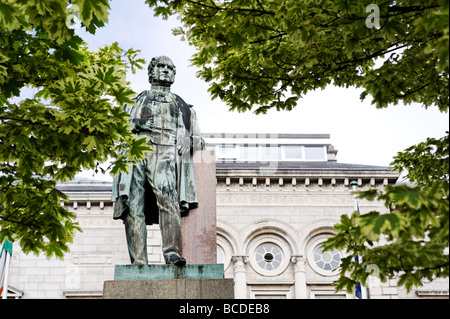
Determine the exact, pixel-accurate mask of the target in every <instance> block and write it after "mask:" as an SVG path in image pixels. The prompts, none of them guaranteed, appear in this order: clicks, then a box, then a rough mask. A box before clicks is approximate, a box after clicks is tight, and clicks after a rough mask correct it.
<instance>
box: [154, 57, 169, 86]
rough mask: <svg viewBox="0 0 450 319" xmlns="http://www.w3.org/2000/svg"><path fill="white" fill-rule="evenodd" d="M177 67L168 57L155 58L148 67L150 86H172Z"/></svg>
mask: <svg viewBox="0 0 450 319" xmlns="http://www.w3.org/2000/svg"><path fill="white" fill-rule="evenodd" d="M175 74H176V67H175V65H174V64H173V62H172V60H171V59H170V58H168V57H166V56H164V55H163V56H158V57H154V58H153V59H152V60H151V61H150V63H149V65H148V81H149V82H150V84H156V85H161V86H171V85H172V83H173V82H175Z"/></svg>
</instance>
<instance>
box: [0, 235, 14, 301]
mask: <svg viewBox="0 0 450 319" xmlns="http://www.w3.org/2000/svg"><path fill="white" fill-rule="evenodd" d="M11 254H12V243H10V242H9V241H8V239H6V240H5V242H4V243H3V246H2V250H1V251H0V296H2V298H3V299H6V296H7V295H8V273H9V264H10V263H11Z"/></svg>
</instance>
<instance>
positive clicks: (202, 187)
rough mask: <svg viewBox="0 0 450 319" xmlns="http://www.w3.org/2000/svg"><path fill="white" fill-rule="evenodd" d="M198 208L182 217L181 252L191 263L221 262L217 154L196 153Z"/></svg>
mask: <svg viewBox="0 0 450 319" xmlns="http://www.w3.org/2000/svg"><path fill="white" fill-rule="evenodd" d="M192 161H193V164H194V174H195V182H196V185H197V196H198V208H196V209H193V210H191V211H189V214H188V215H187V216H186V217H182V218H181V238H180V253H181V255H182V256H183V257H184V258H186V261H187V263H188V264H216V263H217V235H216V223H217V222H216V162H215V155H214V151H209V150H207V151H196V152H195V153H194V157H193V159H192Z"/></svg>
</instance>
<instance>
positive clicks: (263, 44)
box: [146, 0, 449, 113]
mask: <svg viewBox="0 0 450 319" xmlns="http://www.w3.org/2000/svg"><path fill="white" fill-rule="evenodd" d="M146 2H147V3H148V4H149V5H150V6H151V7H154V10H155V14H156V15H160V16H163V17H165V18H166V17H168V16H169V15H172V14H179V15H180V19H181V21H182V22H183V24H184V25H183V27H181V28H178V29H176V30H174V31H175V34H181V35H183V36H184V37H185V38H187V39H188V41H189V42H190V44H192V45H194V46H195V47H196V49H197V52H196V53H195V54H194V57H193V59H192V62H193V64H194V65H196V66H199V67H200V68H201V70H200V71H199V76H200V77H201V78H202V79H204V80H205V81H207V82H209V83H210V87H209V90H210V92H211V94H212V96H213V97H214V98H216V97H219V98H220V99H221V100H223V101H225V102H226V103H228V105H229V106H230V108H231V109H233V110H238V111H247V110H254V111H255V113H265V112H267V110H268V109H270V108H276V109H278V110H281V109H286V110H290V109H292V108H293V107H295V106H296V105H297V102H298V99H299V98H300V97H301V96H302V95H304V94H306V93H307V92H309V91H311V90H315V89H318V88H322V89H323V88H325V86H327V85H328V84H331V83H332V84H334V85H337V86H342V87H349V86H355V87H359V88H363V89H364V91H363V92H362V94H361V98H362V99H364V98H365V97H366V96H367V95H371V96H372V98H373V102H372V103H374V104H375V105H376V106H377V107H378V108H383V107H386V106H387V105H388V104H389V103H394V104H397V103H398V102H400V101H403V102H404V103H411V102H418V103H421V104H423V105H424V106H425V107H429V106H431V105H437V106H438V107H439V109H440V110H447V109H448V95H449V94H448V93H449V91H448V45H449V40H448V30H449V29H448V21H449V1H448V0H425V1H417V0H405V1H393V0H380V1H366V2H364V1H346V0H336V1H328V0H315V1H292V0H291V1H290V0H265V1H261V0H226V1H219V0H187V1H180V0H146ZM371 3H376V4H377V6H378V7H377V8H378V9H379V27H376V26H375V25H376V24H375V23H374V22H375V20H376V17H375V15H376V12H375V11H371V10H367V11H368V12H366V8H367V5H369V4H371ZM369 8H370V7H369ZM367 20H368V21H367ZM366 22H368V23H367V25H366ZM368 26H369V27H368ZM377 58H383V59H384V63H383V64H382V65H381V66H378V65H377V64H375V60H376V59H377ZM255 108H256V109H255Z"/></svg>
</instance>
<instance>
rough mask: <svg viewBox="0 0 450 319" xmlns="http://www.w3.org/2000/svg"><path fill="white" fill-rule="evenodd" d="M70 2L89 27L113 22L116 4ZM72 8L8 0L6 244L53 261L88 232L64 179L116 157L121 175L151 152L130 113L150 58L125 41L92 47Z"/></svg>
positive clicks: (1, 234) (2, 136)
mask: <svg viewBox="0 0 450 319" xmlns="http://www.w3.org/2000/svg"><path fill="white" fill-rule="evenodd" d="M69 2H71V3H72V4H73V5H74V7H73V8H77V12H76V14H77V15H78V17H79V18H80V20H81V21H82V25H83V27H85V28H86V29H87V30H88V31H90V32H92V33H93V32H95V29H96V28H98V27H101V26H103V25H104V23H105V22H106V21H107V15H108V9H109V5H108V1H107V0H100V1H97V0H95V1H94V0H79V1H76V0H74V1H69ZM69 2H68V1H65V0H46V1H43V0H35V1H30V0H26V1H25V0H7V1H4V0H2V1H1V2H0V48H1V51H0V143H1V144H0V190H1V191H0V242H3V240H4V239H5V237H6V238H8V239H9V240H10V241H17V242H19V243H20V246H21V248H22V250H23V251H24V252H25V253H29V252H34V253H36V254H38V253H40V252H44V253H45V254H46V255H47V256H48V257H51V256H57V257H62V256H63V255H64V252H66V251H67V250H68V243H70V242H71V241H72V238H73V236H74V234H75V233H76V231H79V230H80V228H79V226H78V224H77V222H76V221H75V215H74V214H73V213H71V212H70V211H68V210H67V209H66V208H64V207H62V206H61V201H62V200H64V199H67V198H66V196H65V195H64V194H63V193H61V192H60V191H58V190H57V189H56V188H55V186H56V183H58V182H66V181H68V180H70V179H72V178H74V176H75V174H77V173H78V172H80V171H81V170H82V169H96V170H98V169H102V170H104V169H103V168H102V167H101V166H100V164H101V163H103V162H105V161H107V160H109V159H113V161H112V163H111V165H110V167H109V168H110V169H111V171H112V173H113V174H114V173H116V172H117V171H119V170H126V169H127V167H128V165H129V163H130V162H132V161H133V160H137V159H139V158H141V157H142V156H143V153H144V152H145V151H149V148H148V147H147V146H146V145H145V142H146V140H144V139H138V138H137V137H135V135H134V134H131V129H130V127H129V124H128V120H127V114H126V113H125V112H123V111H122V106H123V105H124V103H129V102H131V98H132V97H133V96H134V92H133V91H132V90H131V89H130V88H129V83H128V82H127V81H126V72H127V71H128V70H130V69H131V70H132V71H134V70H135V68H142V66H141V64H142V63H143V62H144V61H143V60H142V59H137V57H136V56H137V54H138V52H137V51H134V50H132V49H130V50H128V51H124V50H122V49H121V48H119V46H118V45H117V43H114V44H112V45H110V46H105V47H104V48H101V49H99V50H98V51H97V52H91V51H89V50H88V48H87V46H86V44H85V43H83V41H82V39H81V38H79V37H78V36H76V35H75V34H74V30H72V29H71V28H70V26H71V22H73V21H72V18H73V14H74V10H70V8H71V7H70V6H69V7H68V5H69ZM24 90H25V91H26V90H28V92H31V93H29V94H27V96H28V95H29V96H28V97H27V98H24V97H23V92H24ZM124 154H126V155H124Z"/></svg>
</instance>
